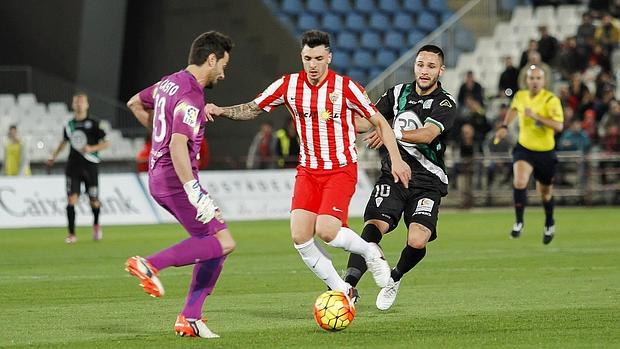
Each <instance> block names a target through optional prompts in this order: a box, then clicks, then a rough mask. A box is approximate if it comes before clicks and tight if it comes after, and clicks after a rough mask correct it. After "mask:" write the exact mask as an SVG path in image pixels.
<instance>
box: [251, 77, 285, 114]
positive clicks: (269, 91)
mask: <svg viewBox="0 0 620 349" xmlns="http://www.w3.org/2000/svg"><path fill="white" fill-rule="evenodd" d="M288 82H289V75H285V76H283V77H281V78H280V79H278V80H276V81H274V82H273V83H272V84H271V85H269V87H267V88H266V89H265V91H263V92H262V93H261V94H259V95H258V97H256V98H255V99H254V102H255V103H256V104H257V105H258V107H259V108H261V109H262V110H264V111H266V112H269V111H271V109H273V108H274V107H277V106H279V105H282V104H284V92H285V91H286V85H287V84H288Z"/></svg>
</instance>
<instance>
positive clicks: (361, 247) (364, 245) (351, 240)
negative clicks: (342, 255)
mask: <svg viewBox="0 0 620 349" xmlns="http://www.w3.org/2000/svg"><path fill="white" fill-rule="evenodd" d="M327 244H328V245H330V246H333V247H338V248H342V249H343V250H345V251H347V252H351V253H355V254H359V255H360V256H362V257H364V259H365V260H368V259H372V258H375V255H374V252H375V250H374V249H372V248H371V246H370V243H369V242H368V241H365V240H364V239H362V237H361V236H359V235H357V234H356V233H355V232H354V231H353V230H351V229H349V228H347V227H342V228H340V230H339V231H338V233H336V237H335V238H334V239H333V240H332V241H330V242H328V243H327Z"/></svg>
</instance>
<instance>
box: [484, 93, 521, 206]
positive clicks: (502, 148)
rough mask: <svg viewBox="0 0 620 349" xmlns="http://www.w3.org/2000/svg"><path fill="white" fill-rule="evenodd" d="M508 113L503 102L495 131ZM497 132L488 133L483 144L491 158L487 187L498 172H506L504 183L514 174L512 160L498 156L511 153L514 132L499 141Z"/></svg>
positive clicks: (491, 184)
mask: <svg viewBox="0 0 620 349" xmlns="http://www.w3.org/2000/svg"><path fill="white" fill-rule="evenodd" d="M506 113H508V105H507V104H502V105H501V107H500V110H499V117H498V118H497V119H495V122H494V127H493V129H494V130H495V132H497V130H499V129H500V128H502V127H503V126H502V125H503V124H504V119H505V118H506ZM495 132H489V133H487V136H486V138H485V140H484V145H483V152H484V156H485V158H486V159H489V165H488V167H487V188H491V187H492V186H493V183H494V182H495V178H496V176H497V174H498V173H503V174H504V178H503V179H502V181H501V184H502V185H505V184H508V183H510V178H511V176H512V161H510V160H506V161H501V160H498V159H496V158H497V157H502V156H505V155H506V154H509V153H510V152H511V151H512V148H514V145H515V140H514V139H513V137H512V134H511V133H508V135H507V136H506V137H505V138H503V139H501V140H500V141H499V142H495ZM488 200H490V198H488ZM488 203H489V204H490V203H491V202H490V201H488Z"/></svg>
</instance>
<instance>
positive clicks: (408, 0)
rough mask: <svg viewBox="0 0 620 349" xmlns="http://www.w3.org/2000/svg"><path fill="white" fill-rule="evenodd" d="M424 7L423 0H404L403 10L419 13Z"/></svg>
mask: <svg viewBox="0 0 620 349" xmlns="http://www.w3.org/2000/svg"><path fill="white" fill-rule="evenodd" d="M423 9H424V6H423V5H422V0H403V10H405V11H407V12H411V13H418V12H419V11H422V10H423Z"/></svg>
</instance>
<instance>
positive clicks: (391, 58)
mask: <svg viewBox="0 0 620 349" xmlns="http://www.w3.org/2000/svg"><path fill="white" fill-rule="evenodd" d="M397 58H398V56H397V55H396V52H394V51H392V50H384V49H380V50H379V51H378V52H377V58H376V62H377V66H379V68H381V69H385V68H387V67H389V66H390V65H392V63H394V62H395V61H396V59H397Z"/></svg>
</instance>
